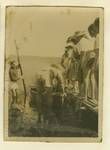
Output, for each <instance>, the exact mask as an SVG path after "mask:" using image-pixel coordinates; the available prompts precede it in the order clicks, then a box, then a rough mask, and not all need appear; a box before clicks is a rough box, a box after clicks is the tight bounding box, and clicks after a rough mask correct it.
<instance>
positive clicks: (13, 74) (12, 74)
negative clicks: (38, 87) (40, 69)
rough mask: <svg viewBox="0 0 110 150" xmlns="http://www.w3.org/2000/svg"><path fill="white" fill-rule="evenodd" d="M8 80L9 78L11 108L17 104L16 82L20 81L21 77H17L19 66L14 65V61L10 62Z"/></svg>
mask: <svg viewBox="0 0 110 150" xmlns="http://www.w3.org/2000/svg"><path fill="white" fill-rule="evenodd" d="M9 78H10V92H11V97H12V100H11V106H12V104H17V103H18V89H19V88H18V80H20V79H22V76H19V65H17V64H16V61H11V62H10V68H9Z"/></svg>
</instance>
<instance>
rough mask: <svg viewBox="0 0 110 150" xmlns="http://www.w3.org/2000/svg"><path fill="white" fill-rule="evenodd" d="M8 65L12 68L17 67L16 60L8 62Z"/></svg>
mask: <svg viewBox="0 0 110 150" xmlns="http://www.w3.org/2000/svg"><path fill="white" fill-rule="evenodd" d="M10 66H11V67H12V68H16V67H17V64H16V61H14V60H13V61H11V62H10Z"/></svg>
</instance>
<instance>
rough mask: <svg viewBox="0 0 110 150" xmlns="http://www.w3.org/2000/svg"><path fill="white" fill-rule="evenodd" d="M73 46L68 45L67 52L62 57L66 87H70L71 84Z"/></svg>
mask: <svg viewBox="0 0 110 150" xmlns="http://www.w3.org/2000/svg"><path fill="white" fill-rule="evenodd" d="M72 48H73V47H72V46H71V45H67V46H66V47H65V52H64V54H63V55H62V59H61V66H62V68H63V73H62V76H63V80H64V86H68V84H69V61H70V57H71V50H72Z"/></svg>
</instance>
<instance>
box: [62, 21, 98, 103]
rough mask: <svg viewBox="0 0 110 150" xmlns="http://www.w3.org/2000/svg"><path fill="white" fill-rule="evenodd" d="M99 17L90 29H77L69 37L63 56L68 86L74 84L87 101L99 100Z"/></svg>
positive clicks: (65, 82)
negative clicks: (89, 99)
mask: <svg viewBox="0 0 110 150" xmlns="http://www.w3.org/2000/svg"><path fill="white" fill-rule="evenodd" d="M98 55H99V18H96V19H95V21H94V22H93V24H91V25H90V26H89V27H88V31H86V32H85V31H77V32H75V33H74V35H73V36H70V37H68V39H67V46H66V47H65V52H64V54H63V56H62V60H61V65H62V67H63V68H64V71H63V78H64V85H65V86H66V87H68V86H69V84H70V85H71V86H73V89H74V93H76V94H78V95H80V96H81V97H82V98H83V99H84V100H85V101H87V99H88V97H90V98H91V99H92V100H93V101H97V100H98V78H99V77H98V76H99V69H98V68H99V66H98Z"/></svg>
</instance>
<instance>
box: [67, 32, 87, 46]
mask: <svg viewBox="0 0 110 150" xmlns="http://www.w3.org/2000/svg"><path fill="white" fill-rule="evenodd" d="M83 37H85V32H84V31H76V32H75V33H74V35H73V36H70V37H69V38H68V39H67V43H70V42H72V43H74V44H75V45H76V44H77V43H78V42H80V40H81V39H82V38H83Z"/></svg>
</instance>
